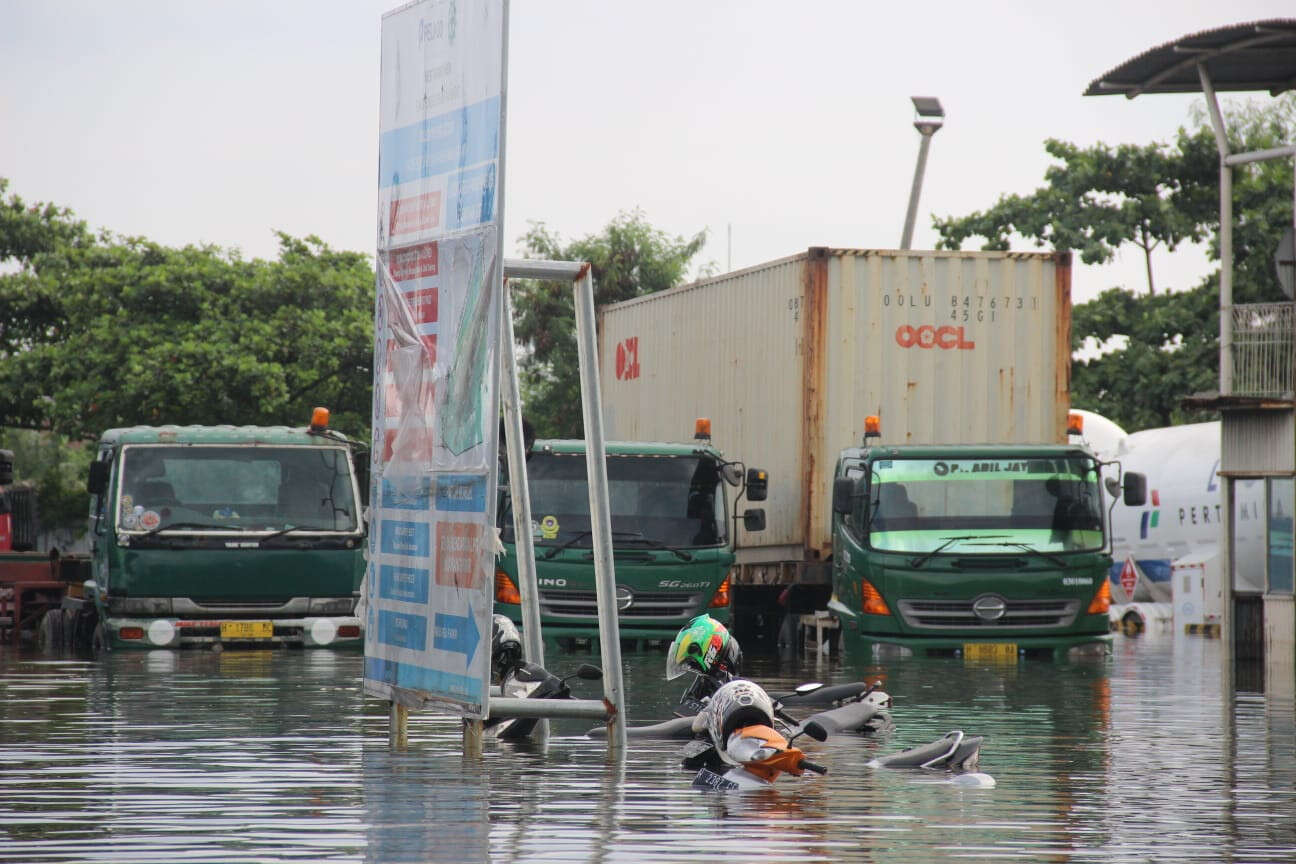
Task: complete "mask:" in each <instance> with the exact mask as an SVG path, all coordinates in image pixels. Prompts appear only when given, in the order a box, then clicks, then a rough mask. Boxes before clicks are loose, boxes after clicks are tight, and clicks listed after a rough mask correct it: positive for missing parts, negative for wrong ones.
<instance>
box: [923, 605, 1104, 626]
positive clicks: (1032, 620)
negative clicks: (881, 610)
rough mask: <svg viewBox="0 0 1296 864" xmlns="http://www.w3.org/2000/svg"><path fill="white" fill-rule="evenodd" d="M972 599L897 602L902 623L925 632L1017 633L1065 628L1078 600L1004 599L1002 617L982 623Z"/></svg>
mask: <svg viewBox="0 0 1296 864" xmlns="http://www.w3.org/2000/svg"><path fill="white" fill-rule="evenodd" d="M972 602H973V601H972V600H927V599H921V600H901V601H900V603H899V604H898V605H899V608H900V615H901V616H902V617H903V618H904V622H905V624H907V625H908V626H910V627H914V628H925V629H929V630H952V629H956V628H964V629H966V628H969V627H985V628H987V629H994V630H1021V629H1025V628H1028V627H1067V626H1069V625H1070V624H1071V622H1073V621H1075V618H1076V614H1077V613H1078V612H1079V611H1080V601H1079V600H1074V599H1071V600H1066V599H1057V600H1053V599H1049V600H1005V601H1004V603H1005V606H1006V607H1007V608H1006V609H1005V610H1004V614H1003V617H1001V618H999V619H998V620H997V621H983V620H981V619H980V618H978V617H977V615H976V613H975V612H973V611H972Z"/></svg>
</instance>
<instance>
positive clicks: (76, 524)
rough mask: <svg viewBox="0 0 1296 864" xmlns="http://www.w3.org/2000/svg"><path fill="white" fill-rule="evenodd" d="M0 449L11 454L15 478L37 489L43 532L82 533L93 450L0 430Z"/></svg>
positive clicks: (30, 433)
mask: <svg viewBox="0 0 1296 864" xmlns="http://www.w3.org/2000/svg"><path fill="white" fill-rule="evenodd" d="M0 447H3V448H4V449H6V450H12V451H13V454H14V479H15V480H16V481H17V482H20V483H21V482H29V483H31V484H32V485H33V486H34V487H35V489H36V513H37V518H38V521H39V523H40V527H41V530H42V531H56V530H71V531H74V532H76V533H80V531H83V530H85V526H86V475H87V472H88V471H89V467H90V460H91V458H92V457H93V456H94V448H93V447H87V446H83V445H81V444H80V443H79V442H69V441H67V439H65V438H63V436H61V435H53V434H49V433H45V432H36V431H34V430H30V429H0Z"/></svg>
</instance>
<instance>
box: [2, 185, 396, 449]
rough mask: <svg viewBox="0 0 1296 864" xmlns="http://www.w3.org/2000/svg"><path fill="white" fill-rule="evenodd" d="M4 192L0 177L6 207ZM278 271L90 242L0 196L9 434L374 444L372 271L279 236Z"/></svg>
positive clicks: (349, 256) (195, 254)
mask: <svg viewBox="0 0 1296 864" xmlns="http://www.w3.org/2000/svg"><path fill="white" fill-rule="evenodd" d="M5 186H6V184H4V183H3V181H0V196H3V194H4V192H5ZM279 241H280V252H279V258H278V260H275V261H264V260H260V259H254V260H250V261H249V260H244V259H243V258H241V257H240V256H239V255H238V253H237V252H234V251H230V250H224V249H220V248H218V247H214V246H186V247H183V248H170V247H166V246H162V245H159V244H157V243H153V242H150V241H148V240H146V239H143V238H139V237H119V236H116V235H113V234H111V233H109V232H106V231H105V232H101V233H99V234H97V235H96V234H91V233H89V232H88V231H87V230H86V228H85V226H84V224H83V223H81V222H78V221H76V220H75V219H74V218H73V216H72V214H71V213H70V212H69V211H67V210H66V209H62V208H58V207H54V206H52V205H47V204H46V205H36V206H31V207H29V206H27V205H26V204H24V203H23V202H22V201H21V199H19V198H18V197H17V196H9V197H7V198H2V200H0V273H3V274H4V275H0V310H3V312H2V313H0V328H2V329H0V425H3V426H11V427H22V428H29V429H48V430H52V431H54V432H58V433H60V434H63V435H66V436H69V437H71V438H74V439H87V438H91V437H93V436H95V435H97V434H98V433H99V432H100V431H101V430H103V429H105V428H109V427H113V426H127V425H134V424H163V423H234V424H278V423H292V424H300V423H305V422H306V421H307V419H308V418H309V416H310V409H311V407H312V406H314V405H327V406H329V407H330V408H332V409H333V417H334V425H336V426H338V427H339V428H342V429H344V430H347V431H350V432H352V433H355V434H365V433H366V430H367V427H368V423H369V416H370V410H371V409H370V401H371V390H372V372H371V368H372V356H373V347H372V335H371V334H372V328H373V323H372V322H373V317H372V316H373V313H372V308H373V305H372V304H373V299H372V297H373V271H372V269H371V267H370V264H369V261H368V259H367V258H366V256H364V255H362V254H360V253H355V252H337V251H334V250H332V249H330V248H329V247H328V246H327V245H325V244H324V243H323V242H321V241H320V240H319V239H318V238H316V237H307V238H305V239H296V238H293V237H289V236H288V235H286V234H280V235H279Z"/></svg>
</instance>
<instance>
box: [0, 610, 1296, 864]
mask: <svg viewBox="0 0 1296 864" xmlns="http://www.w3.org/2000/svg"><path fill="white" fill-rule="evenodd" d="M1218 652H1219V644H1218V642H1215V641H1212V640H1208V639H1202V638H1199V637H1189V636H1173V637H1172V636H1165V637H1161V638H1152V639H1142V640H1136V639H1127V638H1125V637H1119V636H1118V637H1117V640H1116V642H1115V643H1114V649H1113V656H1112V657H1111V658H1110V659H1106V660H1099V661H1094V662H1080V663H1059V664H1054V663H1045V662H1023V663H1021V664H1020V665H1017V664H1013V665H1008V666H995V665H974V664H964V663H962V662H961V661H958V660H916V659H907V660H895V661H891V660H888V661H878V660H875V659H874V658H873V657H872V656H865V657H847V658H843V659H827V658H810V659H804V658H802V659H794V660H779V659H778V658H774V657H764V658H762V657H757V658H755V659H754V660H753V661H752V667H753V668H751V669H750V670H749V671H751V673H752V675H753V677H755V678H757V679H758V680H761V681H763V682H765V683H766V684H767V685H768V686H769V687H770V689H771V690H775V691H777V690H782V689H789V688H791V687H792V686H795V685H796V684H797V683H800V682H801V681H805V680H825V681H828V682H840V681H849V680H858V679H866V680H874V679H877V678H881V679H883V680H884V682H885V687H886V689H887V690H888V691H889V692H890V693H891V694H892V696H893V697H894V699H895V708H894V717H895V721H896V729H895V731H894V732H893V733H892V734H890V735H888V736H886V737H885V738H882V739H879V740H869V739H858V738H836V739H830V740H829V741H827V742H824V743H823V744H817V743H814V742H806V746H807V748H808V749H810V750H812V752H813V753H814V754H815V755H814V758H815V761H818V762H821V763H823V764H826V765H827V766H828V767H829V773H828V775H827V776H825V777H815V776H813V775H806V776H805V777H803V778H800V779H798V778H789V777H784V778H781V779H780V782H779V783H778V785H777V786H776V788H775V789H773V790H767V791H764V792H760V793H755V794H743V795H734V794H716V793H710V794H707V793H701V792H697V791H695V790H693V789H692V788H691V786H690V783H689V781H690V776H689V774H688V773H687V772H685V771H683V770H681V769H680V768H679V765H678V756H677V753H678V746H677V745H675V744H672V743H669V742H646V743H635V742H632V747H631V750H630V753H629V754H628V756H627V758H626V759H625V761H624V762H622V763H617V762H611V763H609V762H608V760H607V758H606V752H605V749H604V743H603V742H602V741H595V740H591V739H587V738H585V737H584V736H583V735H582V733H583V731H584V727H583V726H582V725H581V724H580V723H579V722H577V721H563V722H556V723H555V724H554V729H553V737H552V739H551V741H550V743H549V744H548V745H547V746H543V747H538V746H535V745H530V744H518V745H509V744H505V743H502V742H496V741H488V742H487V744H486V749H485V753H484V755H483V757H482V758H481V759H480V760H473V759H466V758H464V757H463V756H462V755H461V752H460V726H459V723H458V722H457V721H456V720H453V719H450V718H446V717H440V716H436V715H431V714H415V715H413V716H412V717H411V723H410V746H409V749H408V750H406V751H402V752H393V751H390V750H389V749H388V747H387V708H386V705H385V704H382V703H379V702H377V701H375V700H369V699H365V698H364V697H363V696H362V695H361V693H360V688H359V680H358V676H359V675H360V670H361V658H360V657H359V656H358V655H357V654H350V653H334V652H329V651H309V652H301V651H265V652H236V651H229V652H224V653H211V652H183V653H175V652H165V651H153V652H141V653H120V652H119V653H114V654H112V655H109V656H107V657H104V658H101V659H99V660H88V659H84V658H78V657H71V656H60V657H50V656H44V655H40V654H36V653H32V652H22V651H15V650H13V649H9V648H4V649H0V694H2V695H3V698H2V699H0V832H2V833H0V861H36V860H40V861H50V862H63V861H66V862H71V861H144V860H150V861H172V860H180V859H183V860H185V861H222V862H224V861H231V862H240V861H368V862H405V861H420V862H423V861H431V862H441V861H484V860H492V861H531V860H540V859H548V860H559V861H594V862H613V861H643V862H650V861H651V862H659V861H685V860H699V859H700V860H743V861H759V860H780V861H787V860H796V861H798V862H810V861H835V860H865V861H867V860H878V861H902V862H903V861H914V862H918V861H932V860H944V859H948V858H961V857H976V858H990V859H998V858H1004V859H1006V858H1012V859H1015V860H1031V861H1039V860H1056V861H1103V862H1109V861H1176V862H1178V861H1217V860H1229V859H1232V860H1244V859H1245V860H1259V861H1273V860H1292V859H1296V794H1294V793H1293V789H1294V788H1296V706H1294V701H1296V700H1294V699H1293V691H1294V690H1296V687H1294V686H1293V672H1292V666H1291V664H1290V663H1288V664H1286V665H1285V666H1284V665H1282V664H1274V665H1271V666H1270V667H1267V668H1263V669H1259V670H1256V669H1253V668H1243V669H1239V670H1237V671H1236V672H1235V673H1233V674H1232V675H1230V676H1225V675H1224V674H1223V672H1222V668H1221V663H1220V661H1219V653H1218ZM549 659H550V662H551V665H552V666H554V668H556V669H559V670H565V669H566V667H567V666H571V667H572V668H574V667H575V665H576V664H578V663H579V662H581V661H582V660H588V659H591V658H589V657H586V656H580V657H575V656H563V655H561V654H560V653H558V652H556V651H555V652H552V653H551V654H550V655H549ZM662 667H663V661H662V657H661V655H660V654H659V653H646V654H628V655H626V670H625V680H626V690H627V694H628V710H629V713H630V715H631V718H632V720H633V721H640V722H643V721H649V720H654V719H660V718H661V717H663V716H664V715H665V714H666V713H667V711H668V706H669V705H670V703H671V702H672V701H673V700H674V699H675V698H676V697H677V696H678V692H679V689H680V687H679V686H678V685H680V682H679V681H675V682H666V681H664V680H663V677H662ZM1226 678H1227V679H1229V680H1226ZM597 686H598V685H597V684H591V683H589V682H578V684H577V687H578V688H579V689H578V692H579V693H580V694H581V695H586V696H593V695H595V693H596V689H597ZM955 728H961V729H964V730H966V731H967V732H969V733H974V734H982V735H985V736H986V744H985V747H984V749H983V753H982V768H983V770H985V771H987V772H989V773H990V774H993V775H994V777H995V778H996V780H997V781H998V786H997V787H996V788H994V789H963V788H959V787H956V786H953V785H951V784H949V783H945V782H941V781H942V780H943V779H944V778H943V776H941V775H928V774H915V773H909V772H877V771H874V770H872V769H869V768H868V767H866V766H867V762H868V760H869V759H871V758H873V757H874V756H876V755H879V754H881V753H886V752H892V751H894V750H897V749H900V748H903V747H908V746H911V745H915V744H919V743H923V742H925V741H929V740H931V739H933V738H935V737H937V736H938V735H941V734H943V733H944V732H946V731H948V730H950V729H955Z"/></svg>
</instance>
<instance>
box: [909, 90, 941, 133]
mask: <svg viewBox="0 0 1296 864" xmlns="http://www.w3.org/2000/svg"><path fill="white" fill-rule="evenodd" d="M909 99H910V101H912V102H913V106H914V128H915V129H917V130H918V131H919V132H921V133H922V134H923V135H933V134H935V132H936V130H937V129H939V128H941V126H942V125H943V124H944V122H945V109H944V108H942V107H941V104H940V100H939V99H937V98H936V97H935V96H910V97H909Z"/></svg>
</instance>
